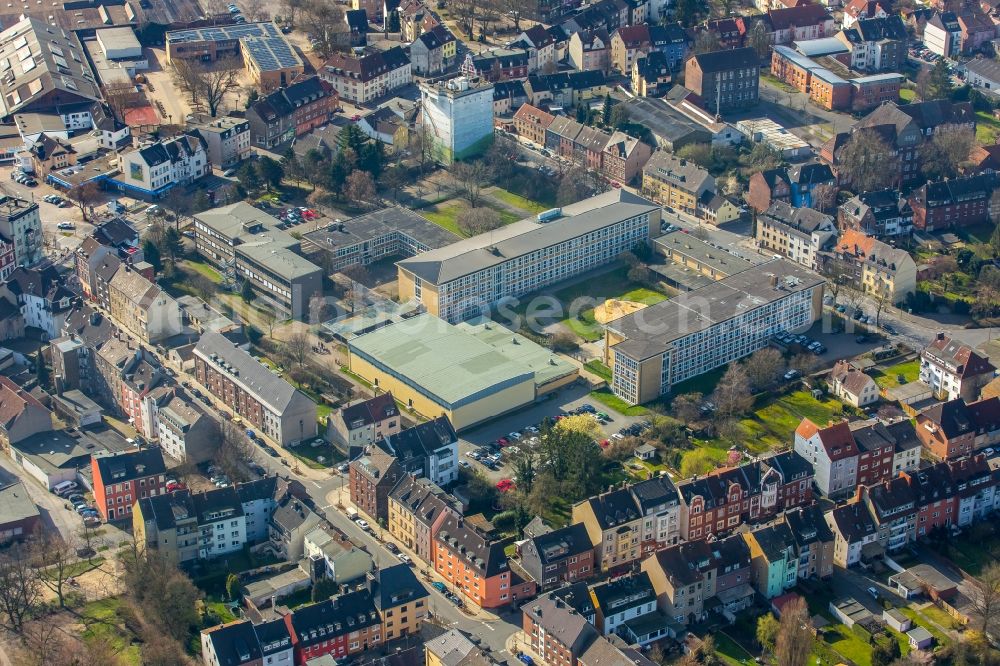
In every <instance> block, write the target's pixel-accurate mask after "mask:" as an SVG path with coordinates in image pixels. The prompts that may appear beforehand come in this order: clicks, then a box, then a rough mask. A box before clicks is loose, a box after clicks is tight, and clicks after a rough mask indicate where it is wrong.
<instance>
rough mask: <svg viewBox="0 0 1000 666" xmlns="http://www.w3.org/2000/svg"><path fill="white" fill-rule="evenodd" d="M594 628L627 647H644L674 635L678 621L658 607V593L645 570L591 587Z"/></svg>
mask: <svg viewBox="0 0 1000 666" xmlns="http://www.w3.org/2000/svg"><path fill="white" fill-rule="evenodd" d="M590 596H591V598H592V599H593V600H594V610H595V616H596V617H595V625H594V626H595V627H596V628H597V630H598V631H599V632H600V633H601V635H602V636H605V637H608V636H617V637H619V638H621V639H623V640H624V641H625V643H626V644H628V645H639V646H640V647H645V646H647V645H649V644H650V643H653V642H654V641H658V640H660V639H662V638H665V637H668V636H672V635H674V634H675V633H676V632H675V631H674V628H675V627H676V622H675V621H674V620H673V618H671V617H668V616H667V615H666V614H665V613H663V612H661V611H660V610H659V609H658V608H657V604H656V590H655V588H654V587H653V583H652V581H651V580H650V576H649V574H648V573H646V572H645V571H641V570H640V571H638V572H635V573H631V574H628V575H627V576H621V577H619V578H615V579H612V580H607V581H604V582H601V583H597V584H596V585H593V586H591V588H590Z"/></svg>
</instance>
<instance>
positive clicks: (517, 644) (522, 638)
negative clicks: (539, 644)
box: [506, 629, 546, 664]
mask: <svg viewBox="0 0 1000 666" xmlns="http://www.w3.org/2000/svg"><path fill="white" fill-rule="evenodd" d="M506 648H507V652H509V653H510V654H511V655H513V656H515V658H516V655H517V654H518V653H524V654H526V655H528V656H529V657H531V659H532V660H533V661H534V662H535V663H536V664H544V663H546V661H545V660H544V659H542V658H541V657H540V656H539V655H538V653H537V652H535V651H534V650H533V649H531V642H530V641H528V637H527V635H525V633H524V630H522V629H518V630H517V631H515V632H514V633H513V634H511V635H510V638H508V639H507V644H506Z"/></svg>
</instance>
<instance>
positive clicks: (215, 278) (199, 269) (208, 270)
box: [184, 259, 222, 284]
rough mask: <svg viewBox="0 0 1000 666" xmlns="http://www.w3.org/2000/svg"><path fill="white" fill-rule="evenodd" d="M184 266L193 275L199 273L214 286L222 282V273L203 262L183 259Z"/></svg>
mask: <svg viewBox="0 0 1000 666" xmlns="http://www.w3.org/2000/svg"><path fill="white" fill-rule="evenodd" d="M184 266H185V267H186V268H190V269H191V270H192V271H194V272H195V273H200V274H201V275H204V276H205V277H207V278H208V279H209V280H211V281H212V282H214V283H216V284H220V283H221V282H222V273H220V272H219V271H217V270H215V269H214V268H213V267H212V266H210V265H208V264H207V263H205V262H204V261H197V260H194V259H185V260H184Z"/></svg>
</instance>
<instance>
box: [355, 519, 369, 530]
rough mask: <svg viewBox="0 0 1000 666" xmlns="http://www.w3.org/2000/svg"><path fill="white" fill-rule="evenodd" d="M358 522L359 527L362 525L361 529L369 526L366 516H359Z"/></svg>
mask: <svg viewBox="0 0 1000 666" xmlns="http://www.w3.org/2000/svg"><path fill="white" fill-rule="evenodd" d="M357 523H358V527H360V528H361V529H365V528H366V527H368V521H367V520H365V519H364V518H358V520H357Z"/></svg>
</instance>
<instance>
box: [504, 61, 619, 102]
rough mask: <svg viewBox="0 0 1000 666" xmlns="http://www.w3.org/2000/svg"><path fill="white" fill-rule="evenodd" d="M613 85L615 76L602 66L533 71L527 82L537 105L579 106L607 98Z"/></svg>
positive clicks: (528, 93)
mask: <svg viewBox="0 0 1000 666" xmlns="http://www.w3.org/2000/svg"><path fill="white" fill-rule="evenodd" d="M612 87H613V85H612V83H611V79H609V78H608V77H607V76H605V75H604V72H602V71H600V70H583V71H579V72H559V73H556V74H532V75H531V76H529V77H528V80H527V81H525V82H524V91H525V94H526V95H527V97H528V102H529V103H531V104H533V105H535V106H542V105H545V104H548V107H549V108H550V109H551V108H552V107H562V108H564V109H565V108H569V107H576V106H579V105H581V104H586V103H588V102H590V101H592V100H598V99H603V98H604V96H605V95H606V94H608V93H609V92H610V91H611V88H612Z"/></svg>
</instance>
